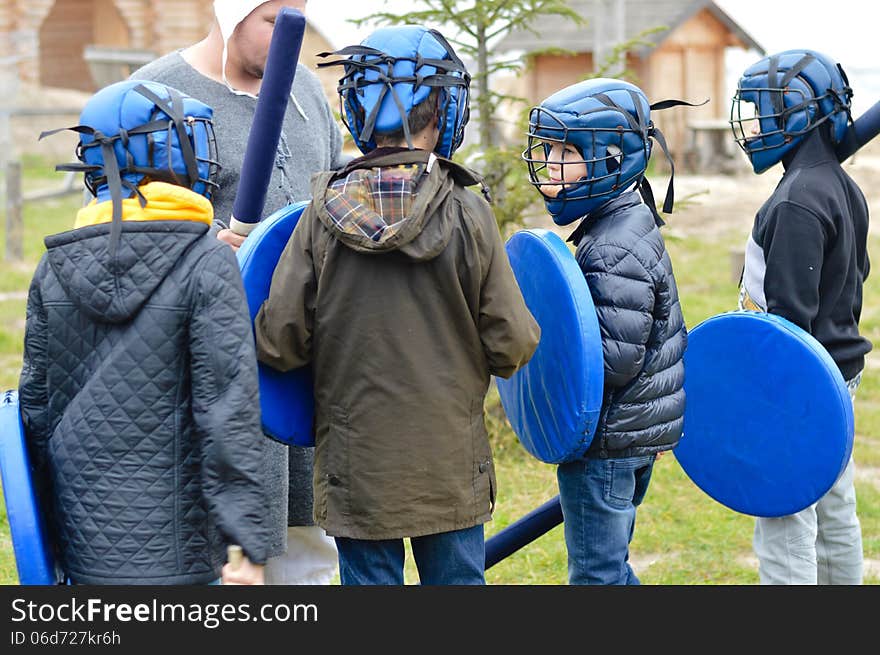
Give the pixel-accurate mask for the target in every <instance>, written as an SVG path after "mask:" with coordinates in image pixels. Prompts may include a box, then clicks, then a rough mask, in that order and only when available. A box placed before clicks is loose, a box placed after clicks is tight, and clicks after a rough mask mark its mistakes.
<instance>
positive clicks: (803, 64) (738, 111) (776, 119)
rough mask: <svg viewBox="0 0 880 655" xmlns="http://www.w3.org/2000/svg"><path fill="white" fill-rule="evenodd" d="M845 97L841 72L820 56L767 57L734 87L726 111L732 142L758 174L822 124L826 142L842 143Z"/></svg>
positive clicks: (786, 54) (848, 95)
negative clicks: (828, 136)
mask: <svg viewBox="0 0 880 655" xmlns="http://www.w3.org/2000/svg"><path fill="white" fill-rule="evenodd" d="M851 97H852V90H851V89H850V88H849V86H848V82H847V80H846V75H845V73H844V72H843V69H842V68H841V67H840V65H839V64H833V63H832V62H831V60H830V59H828V58H827V57H826V56H825V55H822V54H821V53H817V52H813V51H807V50H804V51H795V50H792V51H786V52H783V53H780V54H778V55H773V56H771V57H767V58H766V59H764V60H761V61H760V62H758V63H757V64H755V65H753V66H752V67H750V68H749V69H748V70H746V72H745V73H744V74H743V76H742V78H741V79H740V81H739V84H738V85H737V89H736V93H735V94H734V97H733V99H732V102H731V108H730V126H731V130H732V131H733V138H734V140H735V141H736V143H737V144H738V145H739V146H740V148H742V150H743V152H745V153H746V155H747V156H748V157H749V159H750V161H751V162H752V166H753V168H754V169H755V172H757V173H761V172H763V171H764V170H766V169H768V168H770V167H771V166H773V165H774V164H776V163H777V162H779V161H781V160H782V158H783V157H784V156H785V154H786V153H787V152H789V151H790V150H792V149H793V148H794V147H796V146H797V145H798V144H799V143H800V141H801V139H802V137H803V136H804V135H806V134H807V133H808V132H810V131H812V130H813V129H815V128H816V127H818V126H820V125H822V124H823V123H825V122H828V121H830V122H831V137H832V140H833V141H834V142H838V141H839V140H840V139H842V138H843V135H844V133H845V131H846V127H847V122H848V121H849V120H851V116H850V102H851V101H850V98H851Z"/></svg>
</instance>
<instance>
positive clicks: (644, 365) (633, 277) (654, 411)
mask: <svg viewBox="0 0 880 655" xmlns="http://www.w3.org/2000/svg"><path fill="white" fill-rule="evenodd" d="M570 240H571V241H573V242H574V243H575V244H576V245H577V251H576V253H575V257H576V258H577V261H578V264H579V265H580V267H581V270H582V271H583V273H584V275H585V277H586V279H587V284H588V285H589V287H590V293H591V295H592V297H593V304H594V305H595V306H596V312H597V314H598V318H599V328H600V331H601V333H602V353H603V359H604V363H605V396H604V400H603V403H602V412H601V416H600V419H599V424H598V426H597V428H596V434H595V436H594V437H593V442H592V443H591V445H590V449H589V451H588V452H587V456H589V457H600V458H610V457H614V458H617V457H634V456H637V455H648V454H652V453H657V452H660V451H664V450H669V449H671V448H674V447H675V446H676V444H677V443H678V441H679V439H680V438H681V433H682V426H683V421H684V419H683V417H684V403H685V394H684V389H683V384H684V362H683V359H682V357H683V355H684V351H685V347H686V346H687V329H686V327H685V323H684V318H683V316H682V313H681V306H680V305H679V302H678V289H677V288H676V285H675V277H674V276H673V272H672V262H671V261H670V259H669V255H668V253H667V252H666V246H665V244H664V242H663V237H662V236H661V234H660V230H659V229H658V228H657V226H656V224H655V222H654V217H653V215H652V214H651V211H650V209H649V208H648V206H647V205H645V204H644V203H643V202H642V199H641V197H640V196H639V195H638V194H637V193H636V192H634V191H630V192H627V193H624V194H622V195H620V196H618V197H617V198H614V199H613V200H609V201H608V202H607V203H605V204H604V205H602V206H601V207H599V208H597V209H596V210H594V211H593V212H592V213H591V214H590V215H589V216H587V217H586V218H584V219H583V221H582V222H581V224H580V225H579V226H578V228H577V229H576V230H575V232H574V233H573V234H572V236H571V238H570Z"/></svg>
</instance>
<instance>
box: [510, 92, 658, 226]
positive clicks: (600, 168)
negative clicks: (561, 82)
mask: <svg viewBox="0 0 880 655" xmlns="http://www.w3.org/2000/svg"><path fill="white" fill-rule="evenodd" d="M609 101H610V104H609ZM650 112H651V107H650V103H649V102H648V99H647V97H646V96H645V94H644V93H643V92H642V90H641V89H639V88H638V87H637V86H635V85H633V84H630V83H629V82H625V81H623V80H616V79H607V78H596V79H591V80H585V81H583V82H579V83H577V84H574V85H572V86H569V87H566V88H565V89H562V90H561V91H557V92H556V93H554V94H553V95H551V96H549V97H548V98H547V99H546V100H544V101H543V102H542V103H541V104H540V105H539V106H537V107H534V108H533V109H532V110H531V112H530V114H529V148H528V149H527V151H526V152H525V153H523V157H524V158H525V159H526V160H527V161H529V162H530V165H529V168H530V173H531V175H530V177H531V181H532V183H533V184H535V185H536V187H537V188H538V189H539V190H540V188H541V186H540V183H538V181H537V175H536V173H535V163H536V161H537V160H535V159H534V157H533V156H531V155H530V154H529V153H530V150H531V149H532V148H534V147H535V140H551V141H562V142H567V143H571V144H573V145H574V146H576V147H577V148H578V150H579V151H580V152H581V154H582V155H583V158H584V160H585V161H586V162H587V175H586V177H584V178H582V180H583V181H582V182H580V183H577V184H571V185H566V187H565V188H564V189H562V190H561V191H560V192H559V194H558V195H557V196H556V197H550V196H546V195H545V196H544V202H545V205H546V206H547V210H548V211H549V212H550V214H551V216H552V218H553V221H554V222H555V223H556V224H558V225H567V224H569V223H571V222H572V221H574V220H576V219H578V218H581V217H583V216H585V215H587V214H588V213H589V212H590V211H592V210H593V209H595V208H596V207H598V206H599V205H601V204H603V203H605V202H607V201H608V200H611V199H612V198H615V197H617V196H618V195H620V194H621V193H622V192H623V191H625V190H626V189H627V188H629V187H630V186H632V185H633V184H636V183H638V182H640V181H641V179H642V177H643V175H644V173H645V169H646V168H647V166H648V160H649V159H650V157H651V140H650V138H649V137H650V136H651V134H652V129H653V125H652V123H651V118H650ZM610 145H613V146H617V147H618V148H620V150H621V159H620V160H619V167H618V168H616V169H615V170H609V162H610V161H612V160H611V159H610V158H609V156H608V147H609V146H610Z"/></svg>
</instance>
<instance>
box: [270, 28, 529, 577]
mask: <svg viewBox="0 0 880 655" xmlns="http://www.w3.org/2000/svg"><path fill="white" fill-rule="evenodd" d="M342 52H343V53H344V54H346V55H350V58H346V59H342V60H338V61H334V62H330V63H329V64H324V65H334V64H341V65H343V66H344V70H345V75H344V77H343V78H342V79H341V80H340V84H339V93H340V97H341V102H342V107H343V113H344V116H345V121H346V125H347V127H348V129H349V131H350V132H351V134H352V136H353V137H354V140H355V142H356V143H357V145H358V147H359V148H360V149H361V151H362V152H363V153H365V156H364V157H361V158H359V159H356V160H353V161H352V162H350V163H349V164H348V165H346V166H345V167H344V168H343V169H342V170H341V171H339V172H326V173H323V174H321V175H319V176H317V177H316V178H315V180H314V182H313V185H312V192H313V196H312V197H313V200H312V203H311V204H310V205H309V207H308V208H307V209H306V211H305V212H304V213H303V216H302V218H301V219H300V222H299V223H298V224H297V226H296V229H295V230H294V233H293V235H292V237H291V240H290V242H289V243H288V245H287V248H286V250H285V252H284V253H283V254H282V256H281V259H280V261H279V263H278V266H277V268H276V270H275V274H274V276H273V278H272V287H271V290H270V293H269V298H268V299H267V300H266V302H265V303H264V305H263V307H262V308H261V309H260V312H259V314H258V315H257V318H256V321H255V329H256V339H257V353H258V357H259V358H260V360H261V361H263V362H265V363H266V364H268V365H270V366H273V367H275V368H278V369H280V370H289V369H292V368H295V367H299V366H303V365H304V364H306V363H308V362H312V363H313V367H314V371H315V380H314V384H315V414H316V416H315V421H316V426H315V428H316V437H315V448H316V451H315V514H316V520H317V521H318V523H319V524H320V525H322V526H323V527H324V528H325V529H326V530H327V533H328V534H330V535H332V536H334V537H335V538H336V544H337V549H338V551H339V566H340V578H341V581H342V584H345V585H351V584H391V585H400V584H403V582H404V578H403V566H404V544H403V539H404V538H407V537H408V538H410V541H411V545H412V550H413V554H414V556H415V561H416V565H417V567H418V570H419V578H420V580H421V583H422V584H431V585H440V584H484V583H485V578H484V563H485V546H484V535H483V523H485V522H486V521H488V520H489V519H490V517H491V514H492V511H493V508H494V502H495V490H496V485H495V471H494V468H493V462H492V452H491V449H490V446H489V442H488V438H487V434H486V428H485V424H484V421H483V401H484V398H485V395H486V392H487V390H488V386H489V380H490V375H500V376H504V377H509V376H510V375H512V374H513V373H514V372H515V371H516V370H517V369H518V368H519V367H521V366H522V365H524V364H525V363H526V362H527V361H528V359H529V357H531V355H532V353H533V352H534V350H535V348H536V347H537V342H538V336H539V333H538V328H537V325H536V323H535V321H534V319H533V318H532V316H531V314H530V313H529V312H528V309H527V308H526V306H525V303H524V301H523V298H522V295H521V293H520V291H519V287H518V286H517V283H516V279H515V278H514V277H513V272H512V271H511V269H510V265H509V263H508V261H507V257H506V253H505V250H504V245H503V243H502V241H501V236H500V234H499V232H498V227H497V225H496V223H495V219H494V216H493V214H492V210H491V208H490V206H489V204H488V203H487V202H486V201H485V200H483V199H482V198H481V197H479V196H478V195H477V194H475V193H472V192H470V191H469V190H467V189H466V188H465V187H466V186H470V185H473V184H477V183H479V182H480V178H479V177H478V176H477V175H475V174H474V173H472V172H471V171H469V170H467V169H465V168H463V167H461V166H458V165H457V164H454V163H453V162H451V161H450V160H449V159H448V158H449V157H450V156H451V155H452V153H453V152H454V151H455V149H456V148H457V147H458V146H459V145H460V144H461V140H462V137H463V134H464V127H465V124H466V122H467V117H468V85H469V75H468V73H467V71H466V70H465V68H464V66H463V64H462V63H461V61H460V60H459V58H458V57H457V56H456V55H455V52H454V51H453V50H452V47H451V46H450V45H449V44H448V43H447V42H446V40H445V39H444V38H443V37H442V36H441V35H440V34H439V33H437V32H435V31H433V30H427V29H425V28H423V27H420V26H416V25H405V26H400V27H389V28H383V29H379V30H377V31H376V32H374V33H373V34H372V35H371V36H369V37H368V38H367V39H366V40H365V41H364V42H363V43H362V44H361V45H360V46H352V47H350V48H346V49H345V50H344V51H342ZM392 67H393V74H392V73H390V71H391V70H392Z"/></svg>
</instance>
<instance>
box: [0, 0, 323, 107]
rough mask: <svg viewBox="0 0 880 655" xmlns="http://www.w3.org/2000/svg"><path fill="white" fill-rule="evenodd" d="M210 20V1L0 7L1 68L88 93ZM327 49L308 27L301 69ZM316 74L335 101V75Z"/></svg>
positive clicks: (31, 2) (21, 1) (58, 0)
mask: <svg viewBox="0 0 880 655" xmlns="http://www.w3.org/2000/svg"><path fill="white" fill-rule="evenodd" d="M212 18H213V9H212V0H0V63H5V64H6V65H7V69H6V70H7V71H9V70H10V68H14V70H15V71H16V73H17V78H18V79H17V81H18V82H19V83H20V84H22V85H31V86H33V85H36V86H39V87H46V88H57V89H71V90H79V91H84V92H87V93H91V92H94V91H96V90H97V89H98V88H100V87H101V86H104V85H106V84H108V83H111V82H113V81H116V80H119V79H123V78H124V77H126V76H127V75H128V74H129V73H130V72H131V70H132V69H133V68H136V67H137V66H139V65H140V64H141V63H145V62H146V61H149V60H151V59H153V58H155V57H156V56H158V55H162V54H165V53H167V52H170V51H172V50H174V49H176V48H180V47H183V46H186V45H189V44H191V43H194V42H195V41H198V40H199V39H201V38H203V37H204V36H205V35H206V34H207V33H208V30H209V28H210V25H211V20H212ZM332 49H333V48H332V47H331V45H330V43H329V41H328V40H327V39H326V37H324V35H323V34H322V33H321V32H320V31H319V30H318V29H317V28H316V27H315V26H314V25H312V24H311V23H309V24H308V28H307V31H306V37H305V41H304V42H303V46H302V51H301V52H302V55H301V56H302V60H303V62H304V63H306V64H307V65H309V66H311V67H312V68H313V69H314V64H315V63H316V62H317V61H318V59H317V57H315V54H316V53H318V52H322V51H325V50H332ZM316 72H318V73H319V74H321V75H322V81H323V82H324V87H325V89H326V90H328V91H332V94H333V96H334V97H335V84H336V79H334V77H335V76H336V75H337V73H336V71H333V72H330V73H328V74H324V73H323V72H322V71H316ZM325 76H326V77H327V79H326V80H325V79H324V77H325ZM334 102H335V101H334Z"/></svg>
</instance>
